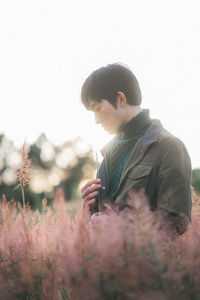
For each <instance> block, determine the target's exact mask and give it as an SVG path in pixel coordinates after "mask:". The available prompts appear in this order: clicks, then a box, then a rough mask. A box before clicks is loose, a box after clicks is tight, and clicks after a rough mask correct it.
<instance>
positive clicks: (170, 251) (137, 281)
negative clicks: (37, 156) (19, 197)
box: [0, 192, 200, 300]
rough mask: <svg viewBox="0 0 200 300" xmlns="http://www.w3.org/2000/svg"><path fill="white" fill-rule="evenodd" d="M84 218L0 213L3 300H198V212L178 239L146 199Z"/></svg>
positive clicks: (60, 205)
mask: <svg viewBox="0 0 200 300" xmlns="http://www.w3.org/2000/svg"><path fill="white" fill-rule="evenodd" d="M134 203H135V206H134V210H133V211H132V212H130V211H126V212H125V211H124V212H117V211H114V210H112V209H110V208H109V209H108V210H107V213H106V214H104V215H102V216H101V217H96V218H94V219H90V220H88V219H87V218H85V217H84V216H83V215H82V212H81V210H79V211H78V212H77V213H76V214H69V213H68V212H67V210H66V207H65V202H64V198H63V195H62V193H61V192H59V193H58V194H57V196H56V199H55V201H54V206H53V207H52V208H50V207H48V205H47V203H46V200H44V201H43V211H42V213H39V212H38V211H31V209H30V208H28V207H26V214H24V210H23V209H22V208H21V206H20V205H18V206H16V204H15V202H10V203H7V201H6V198H5V197H4V199H3V202H2V203H1V208H0V299H7V300H10V299H12V300H14V299H26V300H28V299H48V300H51V299H52V300H57V299H72V300H78V299H83V300H90V299H91V300H93V299H95V300H98V299H109V300H110V299H115V300H117V299H154V300H156V299H158V300H160V299H170V300H171V299H183V300H184V299H200V289H199V284H200V255H199V249H200V221H199V220H200V207H199V205H198V203H199V202H198V201H197V202H196V204H195V205H194V207H193V211H192V220H193V224H190V225H189V226H188V230H187V232H186V233H185V234H183V235H181V236H176V237H174V236H171V235H170V234H169V233H168V232H167V231H166V230H165V229H164V227H162V229H161V228H160V222H161V221H162V220H161V217H160V216H159V214H157V215H156V216H155V214H153V213H152V212H151V211H150V210H149V207H148V205H147V203H146V201H145V199H144V198H141V197H139V196H138V197H136V198H135V199H134Z"/></svg>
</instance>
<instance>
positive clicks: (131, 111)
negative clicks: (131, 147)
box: [124, 105, 142, 124]
mask: <svg viewBox="0 0 200 300" xmlns="http://www.w3.org/2000/svg"><path fill="white" fill-rule="evenodd" d="M141 111H142V109H141V107H140V106H133V105H128V107H127V112H126V115H125V118H124V124H125V123H127V122H128V121H129V120H131V119H132V118H133V117H135V116H137V115H138V114H139V113H140V112H141Z"/></svg>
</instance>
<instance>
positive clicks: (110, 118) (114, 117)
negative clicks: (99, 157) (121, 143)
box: [88, 99, 123, 134]
mask: <svg viewBox="0 0 200 300" xmlns="http://www.w3.org/2000/svg"><path fill="white" fill-rule="evenodd" d="M88 104H89V105H88V110H91V111H93V112H94V115H95V121H96V124H101V126H102V127H103V128H104V130H106V131H107V132H108V133H110V134H113V133H116V132H118V130H119V128H120V126H121V125H122V123H123V122H122V115H121V111H120V108H119V107H118V104H117V108H115V107H114V106H113V105H112V104H111V103H110V102H108V101H107V100H105V99H102V100H101V102H98V101H94V100H89V103H88Z"/></svg>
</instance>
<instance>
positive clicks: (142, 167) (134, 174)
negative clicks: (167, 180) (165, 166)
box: [127, 163, 153, 180]
mask: <svg viewBox="0 0 200 300" xmlns="http://www.w3.org/2000/svg"><path fill="white" fill-rule="evenodd" d="M152 168H153V165H152V164H144V163H143V164H139V165H138V166H136V167H135V168H133V169H132V170H130V171H129V173H128V175H127V177H128V178H130V179H132V180H140V179H141V178H143V177H146V176H148V175H149V174H150V173H151V170H152Z"/></svg>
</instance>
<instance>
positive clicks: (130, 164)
mask: <svg viewBox="0 0 200 300" xmlns="http://www.w3.org/2000/svg"><path fill="white" fill-rule="evenodd" d="M108 152H109V144H107V145H106V146H105V147H104V148H103V150H102V154H103V156H104V159H103V161H102V163H101V165H100V167H99V169H98V172H97V178H101V184H102V187H101V190H100V193H99V201H100V204H103V202H104V200H106V194H107V190H108V186H109V176H108V171H107V155H108ZM190 182H191V161H190V157H189V154H188V152H187V149H186V147H185V145H184V144H183V142H182V141H181V140H179V139H178V138H176V137H174V136H173V135H172V134H170V133H169V132H168V131H167V130H165V129H164V128H163V126H162V124H161V123H160V121H159V120H153V122H152V124H151V125H150V127H149V128H148V129H147V131H146V132H145V134H144V135H143V136H142V137H141V138H140V139H139V140H138V141H137V143H136V145H135V147H134V149H133V151H132V152H131V154H130V156H129V159H128V161H127V163H126V165H125V167H124V169H123V172H122V176H121V180H120V183H119V185H118V188H117V191H116V193H115V194H114V197H113V199H112V200H114V202H113V203H114V204H118V205H119V207H121V208H123V207H126V206H128V207H130V206H131V203H130V200H129V201H128V202H127V194H128V191H129V190H130V189H133V190H135V191H138V190H140V189H144V190H145V192H146V195H147V198H148V201H149V204H150V207H151V210H156V209H157V208H162V209H163V210H164V211H166V212H168V213H170V214H172V215H173V214H174V215H181V214H184V215H185V216H187V217H188V219H189V220H191V208H192V201H191V185H190Z"/></svg>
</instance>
